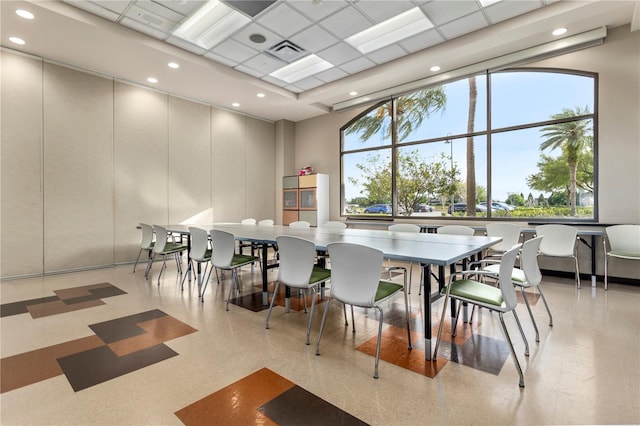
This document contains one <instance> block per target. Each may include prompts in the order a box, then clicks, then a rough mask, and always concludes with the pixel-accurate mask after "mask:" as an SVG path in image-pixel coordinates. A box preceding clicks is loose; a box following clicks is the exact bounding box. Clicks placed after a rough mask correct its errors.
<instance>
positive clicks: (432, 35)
mask: <svg viewBox="0 0 640 426" xmlns="http://www.w3.org/2000/svg"><path fill="white" fill-rule="evenodd" d="M443 41H444V39H443V38H442V36H441V35H440V33H439V32H438V31H436V30H435V29H430V30H427V31H425V32H422V33H420V34H416V35H414V36H413V37H409V38H407V39H404V40H402V41H400V42H399V44H400V46H402V48H403V49H405V50H406V51H407V52H410V53H413V52H417V51H419V50H422V49H426V48H427V47H431V46H435V45H436V44H438V43H441V42H443Z"/></svg>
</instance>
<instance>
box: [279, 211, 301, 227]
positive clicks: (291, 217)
mask: <svg viewBox="0 0 640 426" xmlns="http://www.w3.org/2000/svg"><path fill="white" fill-rule="evenodd" d="M297 221H298V210H285V211H283V212H282V224H283V225H288V224H290V223H291V222H297Z"/></svg>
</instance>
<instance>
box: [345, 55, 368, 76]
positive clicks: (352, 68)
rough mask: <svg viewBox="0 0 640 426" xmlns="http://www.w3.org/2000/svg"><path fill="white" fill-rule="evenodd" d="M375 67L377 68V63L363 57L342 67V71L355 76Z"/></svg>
mask: <svg viewBox="0 0 640 426" xmlns="http://www.w3.org/2000/svg"><path fill="white" fill-rule="evenodd" d="M375 66H376V63H375V62H373V61H372V60H370V59H367V58H365V57H361V58H358V59H355V60H353V61H350V62H347V63H345V64H342V65H340V69H342V70H344V71H345V72H347V73H349V74H355V73H357V72H360V71H364V70H366V69H368V68H371V67H375Z"/></svg>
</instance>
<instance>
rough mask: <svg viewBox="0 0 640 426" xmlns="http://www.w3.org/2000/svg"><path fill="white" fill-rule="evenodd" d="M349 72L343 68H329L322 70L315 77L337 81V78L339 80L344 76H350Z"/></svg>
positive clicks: (325, 80) (326, 80) (327, 80)
mask: <svg viewBox="0 0 640 426" xmlns="http://www.w3.org/2000/svg"><path fill="white" fill-rule="evenodd" d="M348 75H349V74H347V73H346V72H344V71H343V70H341V69H340V68H336V67H334V68H329V69H328V70H326V71H322V72H321V73H318V74H316V75H314V77H315V78H317V79H319V80H322V81H324V82H325V83H328V82H330V81H335V80H339V79H341V78H343V77H346V76H348Z"/></svg>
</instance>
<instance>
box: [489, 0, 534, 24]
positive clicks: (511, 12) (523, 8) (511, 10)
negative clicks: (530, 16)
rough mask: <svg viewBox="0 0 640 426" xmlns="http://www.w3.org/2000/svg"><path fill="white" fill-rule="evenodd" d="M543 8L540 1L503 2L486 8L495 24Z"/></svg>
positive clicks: (505, 0) (504, 0)
mask: <svg viewBox="0 0 640 426" xmlns="http://www.w3.org/2000/svg"><path fill="white" fill-rule="evenodd" d="M541 6H542V5H541V4H540V0H519V1H507V0H503V1H501V2H498V3H495V4H493V5H491V6H489V7H487V8H485V12H486V14H487V15H488V16H489V19H490V20H491V22H492V23H494V24H495V23H497V22H501V21H505V20H507V19H510V18H513V17H514V16H518V15H522V14H523V13H527V12H530V11H532V10H534V9H537V8H539V7H541Z"/></svg>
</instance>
